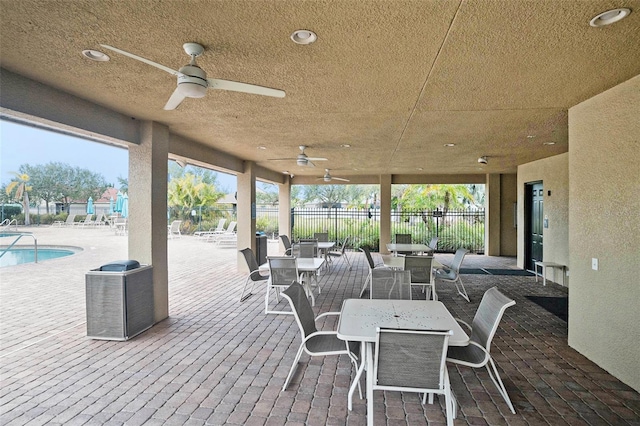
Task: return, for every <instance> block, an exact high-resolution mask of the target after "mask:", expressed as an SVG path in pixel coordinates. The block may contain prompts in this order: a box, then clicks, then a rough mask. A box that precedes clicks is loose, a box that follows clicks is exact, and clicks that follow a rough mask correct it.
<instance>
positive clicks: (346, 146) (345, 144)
mask: <svg viewBox="0 0 640 426" xmlns="http://www.w3.org/2000/svg"><path fill="white" fill-rule="evenodd" d="M340 146H341V147H343V148H351V145H349V144H348V143H343V144H342V145H340Z"/></svg>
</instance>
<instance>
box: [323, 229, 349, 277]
mask: <svg viewBox="0 0 640 426" xmlns="http://www.w3.org/2000/svg"><path fill="white" fill-rule="evenodd" d="M349 239H350V238H349V237H345V239H344V241H343V242H342V246H341V247H340V250H330V251H329V253H327V254H328V256H329V259H331V258H333V257H335V258H338V259H342V260H344V262H345V263H346V264H347V265H348V266H349V270H351V261H350V260H349V257H348V256H347V252H346V251H345V250H346V249H347V245H348V244H349Z"/></svg>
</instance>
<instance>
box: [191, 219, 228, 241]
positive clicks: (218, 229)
mask: <svg viewBox="0 0 640 426" xmlns="http://www.w3.org/2000/svg"><path fill="white" fill-rule="evenodd" d="M226 222H227V219H225V218H222V219H220V220H219V221H218V226H216V227H215V228H209V230H208V231H198V232H194V233H193V235H195V236H196V237H200V238H205V237H207V236H209V235H215V234H222V233H223V232H224V224H225V223H226Z"/></svg>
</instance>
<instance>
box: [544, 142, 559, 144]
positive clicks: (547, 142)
mask: <svg viewBox="0 0 640 426" xmlns="http://www.w3.org/2000/svg"><path fill="white" fill-rule="evenodd" d="M555 144H556V143H555V142H542V145H555Z"/></svg>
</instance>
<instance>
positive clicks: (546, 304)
mask: <svg viewBox="0 0 640 426" xmlns="http://www.w3.org/2000/svg"><path fill="white" fill-rule="evenodd" d="M525 297H526V298H527V299H529V300H531V301H532V302H533V303H536V304H538V305H540V306H541V307H543V308H544V309H546V310H547V311H549V312H551V313H552V314H553V315H555V316H557V317H558V318H560V319H561V320H563V321H568V320H569V298H568V297H545V296H525Z"/></svg>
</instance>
